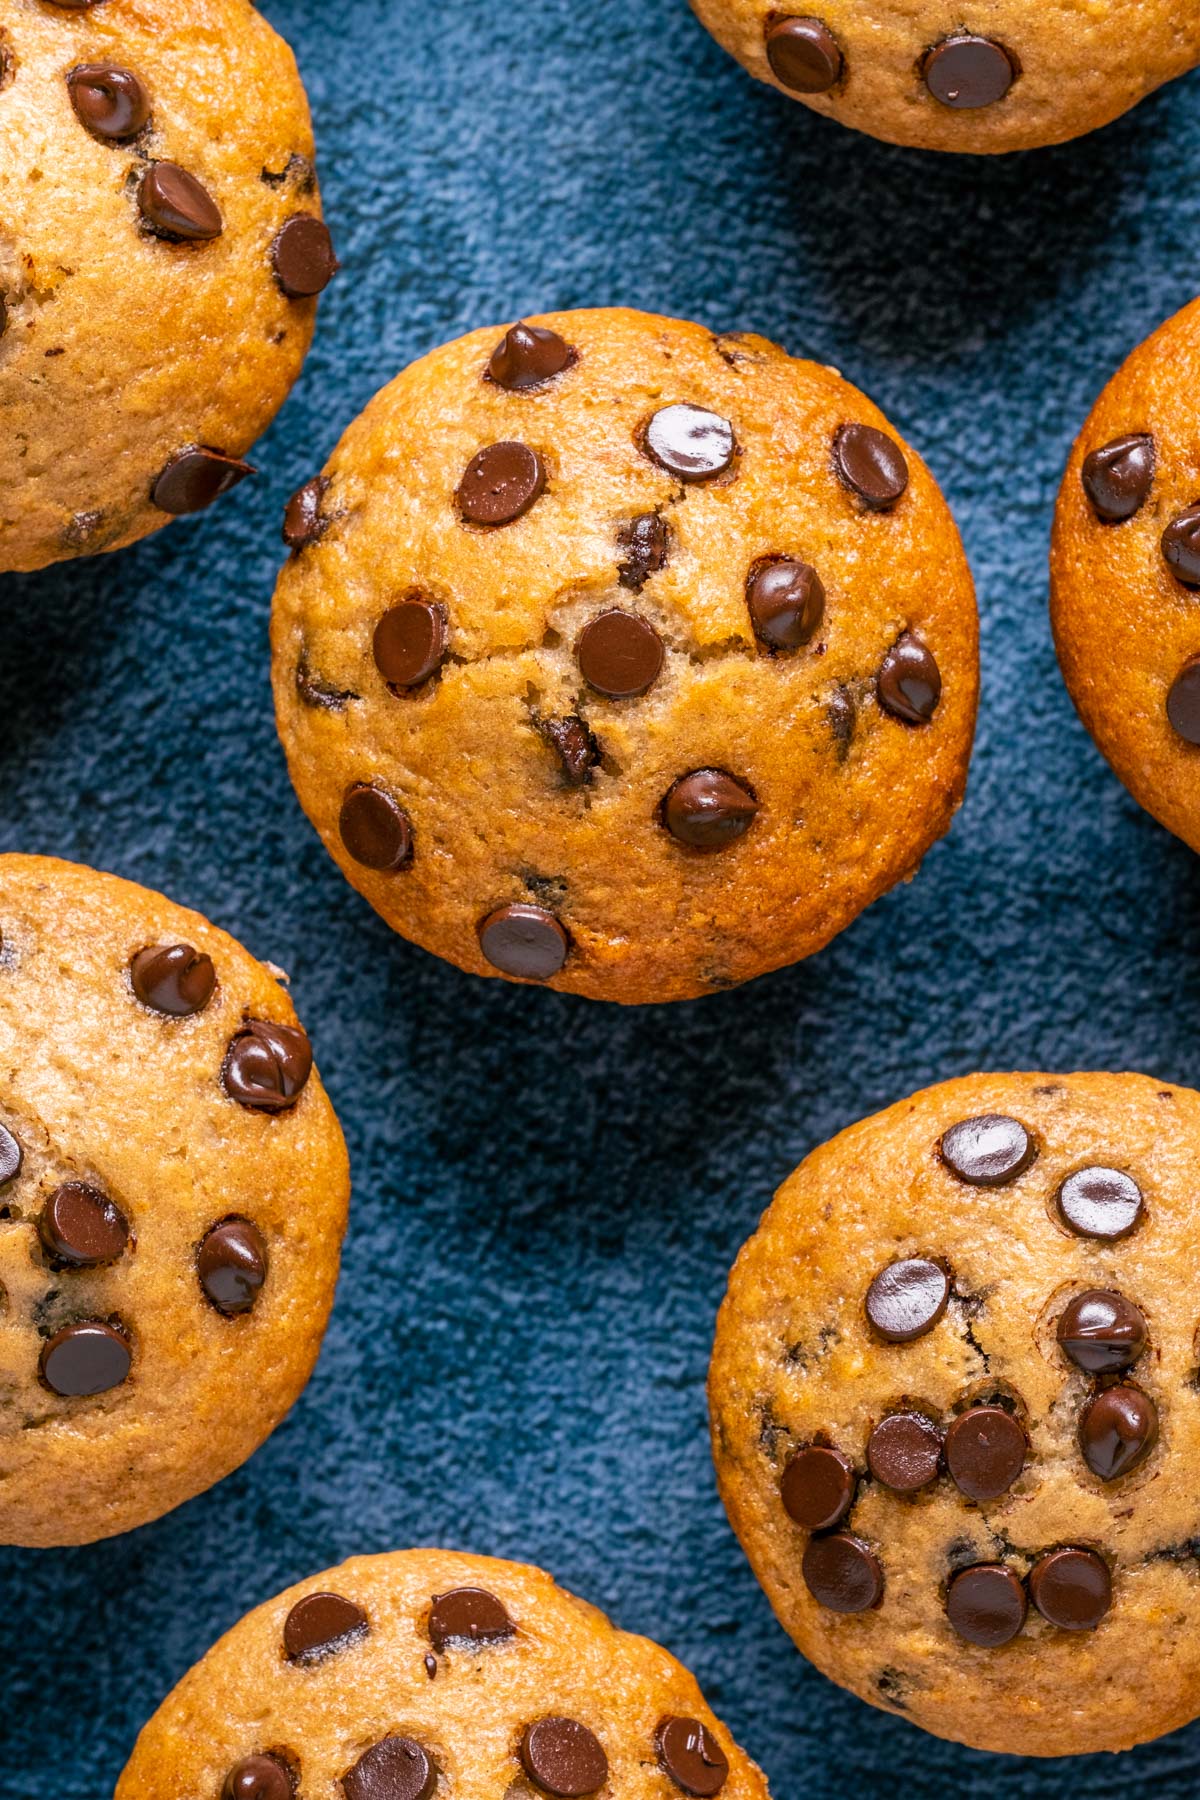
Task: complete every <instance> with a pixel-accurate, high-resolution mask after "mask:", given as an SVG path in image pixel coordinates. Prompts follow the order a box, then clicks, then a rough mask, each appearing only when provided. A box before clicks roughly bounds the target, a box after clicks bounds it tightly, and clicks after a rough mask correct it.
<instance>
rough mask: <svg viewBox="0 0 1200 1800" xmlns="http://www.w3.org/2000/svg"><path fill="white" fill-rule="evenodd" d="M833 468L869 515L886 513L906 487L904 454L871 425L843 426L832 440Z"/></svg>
mask: <svg viewBox="0 0 1200 1800" xmlns="http://www.w3.org/2000/svg"><path fill="white" fill-rule="evenodd" d="M833 466H834V470H835V471H836V473H837V477H838V479H839V481H840V482H841V483H842V485H843V486H844V487H848V488H849V489H850V491H851V493H853V494H857V495H858V497H859V499H860V500H863V501H865V502H866V504H867V506H868V507H870V509H871V510H872V511H873V512H889V511H890V510H891V508H892V507H893V506H895V504H896V502H897V501H898V500H899V499H900V498H901V497H902V495H903V493H904V491H905V489H906V488H907V486H908V463H907V462H906V461H905V458H904V452H903V451H902V450H901V448H900V446H899V444H898V443H896V441H895V439H894V438H890V437H889V436H888V435H887V433H886V432H885V431H880V430H878V429H877V428H876V427H875V426H874V425H843V426H842V427H841V429H840V430H839V431H838V434H837V436H836V437H835V438H834V440H833Z"/></svg>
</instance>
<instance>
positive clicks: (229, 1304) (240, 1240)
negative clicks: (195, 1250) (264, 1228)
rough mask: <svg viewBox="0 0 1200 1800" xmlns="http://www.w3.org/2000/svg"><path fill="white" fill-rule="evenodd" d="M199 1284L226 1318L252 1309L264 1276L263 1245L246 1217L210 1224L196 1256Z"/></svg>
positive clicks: (256, 1230) (265, 1277) (265, 1250)
mask: <svg viewBox="0 0 1200 1800" xmlns="http://www.w3.org/2000/svg"><path fill="white" fill-rule="evenodd" d="M196 1272H197V1274H198V1275H199V1277H200V1286H201V1287H202V1288H203V1289H204V1292H205V1294H206V1295H207V1297H208V1299H209V1300H210V1301H211V1303H212V1305H213V1306H215V1307H216V1309H217V1311H218V1312H219V1313H224V1315H225V1317H226V1318H227V1319H232V1318H235V1317H236V1316H237V1315H238V1314H239V1313H248V1312H250V1311H252V1310H253V1307H254V1303H255V1301H256V1300H257V1299H258V1296H259V1293H260V1292H261V1290H262V1285H263V1282H264V1281H265V1280H266V1279H267V1246H266V1244H265V1243H264V1242H263V1236H262V1233H261V1231H259V1229H258V1227H257V1225H252V1224H251V1222H250V1220H249V1219H225V1220H223V1221H222V1222H221V1224H219V1225H214V1226H213V1227H212V1230H211V1231H209V1232H208V1233H207V1234H206V1236H205V1238H204V1242H203V1243H202V1244H201V1246H200V1252H199V1255H198V1256H197V1258H196Z"/></svg>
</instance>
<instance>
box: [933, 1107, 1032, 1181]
mask: <svg viewBox="0 0 1200 1800" xmlns="http://www.w3.org/2000/svg"><path fill="white" fill-rule="evenodd" d="M941 1149H942V1161H943V1162H944V1163H945V1165H946V1167H947V1168H948V1169H949V1170H950V1173H951V1174H952V1175H957V1176H958V1179H959V1180H960V1181H966V1182H968V1183H969V1184H970V1185H971V1186H972V1187H988V1188H996V1187H1007V1185H1008V1183H1009V1182H1010V1181H1015V1180H1016V1179H1017V1176H1018V1175H1023V1174H1024V1172H1025V1170H1026V1169H1027V1168H1028V1167H1029V1165H1030V1163H1031V1162H1032V1161H1033V1159H1034V1157H1035V1156H1036V1155H1037V1145H1036V1144H1035V1143H1034V1141H1033V1138H1032V1137H1031V1136H1030V1134H1029V1132H1028V1131H1026V1129H1025V1127H1024V1125H1022V1124H1021V1121H1020V1120H1019V1119H1011V1118H1009V1117H1008V1115H1007V1114H1005V1113H981V1114H980V1115H979V1116H978V1117H977V1118H974V1119H960V1120H959V1122H958V1124H957V1125H952V1126H951V1127H950V1129H949V1131H947V1132H946V1133H945V1134H944V1136H943V1138H942V1146H941Z"/></svg>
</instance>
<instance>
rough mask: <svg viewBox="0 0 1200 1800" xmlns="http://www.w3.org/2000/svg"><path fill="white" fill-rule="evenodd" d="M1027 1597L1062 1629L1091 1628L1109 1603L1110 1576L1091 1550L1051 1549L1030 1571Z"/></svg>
mask: <svg viewBox="0 0 1200 1800" xmlns="http://www.w3.org/2000/svg"><path fill="white" fill-rule="evenodd" d="M1029 1597H1030V1599H1031V1600H1032V1601H1033V1604H1034V1605H1035V1606H1036V1607H1037V1609H1038V1611H1039V1612H1040V1613H1041V1615H1042V1617H1043V1618H1044V1619H1048V1620H1049V1621H1050V1623H1051V1625H1057V1626H1058V1627H1059V1629H1060V1630H1061V1631H1094V1630H1095V1628H1096V1626H1097V1625H1098V1624H1099V1623H1100V1621H1101V1619H1102V1618H1103V1617H1104V1615H1105V1613H1106V1612H1107V1611H1108V1609H1109V1607H1110V1606H1111V1605H1112V1576H1111V1575H1110V1574H1109V1570H1108V1564H1107V1563H1106V1562H1105V1561H1104V1559H1103V1557H1101V1556H1097V1555H1096V1552H1095V1551H1094V1550H1070V1549H1067V1550H1051V1551H1048V1552H1047V1554H1046V1555H1045V1556H1039V1557H1038V1559H1037V1561H1036V1562H1035V1563H1034V1565H1033V1567H1032V1569H1030V1571H1029Z"/></svg>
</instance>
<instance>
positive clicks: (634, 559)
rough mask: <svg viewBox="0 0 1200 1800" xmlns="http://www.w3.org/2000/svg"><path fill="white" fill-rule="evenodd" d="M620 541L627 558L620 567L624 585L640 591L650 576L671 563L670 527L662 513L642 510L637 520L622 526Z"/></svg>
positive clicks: (636, 591) (631, 589)
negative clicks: (668, 558)
mask: <svg viewBox="0 0 1200 1800" xmlns="http://www.w3.org/2000/svg"><path fill="white" fill-rule="evenodd" d="M617 544H618V546H619V547H620V549H621V550H623V551H624V559H623V561H622V562H620V563H619V564H618V566H617V574H618V576H619V578H620V582H621V586H622V587H623V588H628V589H629V591H630V592H631V593H634V594H640V593H641V591H642V589H643V588H644V587H645V585H646V583H647V582H648V581H649V579H650V577H651V576H652V575H657V574H658V572H659V570H660V569H665V568H666V566H667V556H668V554H669V553H670V549H671V532H670V528H669V526H668V525H667V521H666V520H665V519H664V518H663V517H662V516H661V515H660V514H659V513H656V512H651V513H639V514H638V516H637V518H636V519H630V521H629V523H628V524H627V525H622V526H621V529H620V530H619V531H618V533H617Z"/></svg>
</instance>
